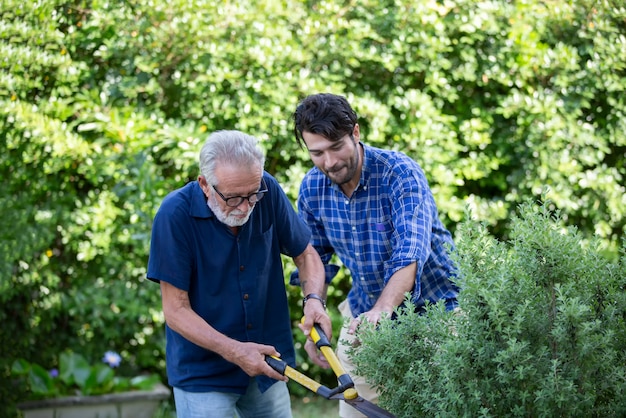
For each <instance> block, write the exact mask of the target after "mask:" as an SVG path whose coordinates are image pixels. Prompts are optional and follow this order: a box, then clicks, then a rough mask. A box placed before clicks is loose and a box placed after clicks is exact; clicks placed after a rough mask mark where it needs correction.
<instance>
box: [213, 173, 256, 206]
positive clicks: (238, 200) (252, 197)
mask: <svg viewBox="0 0 626 418" xmlns="http://www.w3.org/2000/svg"><path fill="white" fill-rule="evenodd" d="M261 184H262V185H263V190H259V191H258V192H255V193H252V194H249V195H248V196H231V197H226V196H224V195H223V194H221V193H220V191H219V190H217V187H215V186H214V185H211V187H213V190H215V192H216V193H217V194H218V195H219V196H220V197H221V198H222V200H223V201H224V203H226V206H228V207H231V208H236V207H237V206H239V205H241V204H242V203H243V201H244V200H247V201H248V202H250V203H252V204H253V205H254V204H255V203H256V202H258V201H259V200H261V199H263V196H265V193H267V185H266V184H265V180H264V179H262V180H261Z"/></svg>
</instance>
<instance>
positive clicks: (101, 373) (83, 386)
mask: <svg viewBox="0 0 626 418" xmlns="http://www.w3.org/2000/svg"><path fill="white" fill-rule="evenodd" d="M121 361H122V358H121V356H120V355H119V354H118V353H116V352H114V351H107V352H106V353H104V357H103V358H102V361H101V362H99V363H96V364H90V363H89V362H88V361H87V360H86V359H85V358H84V357H83V356H82V355H80V354H78V353H75V352H73V351H69V350H68V351H65V352H63V353H61V355H60V356H59V368H58V369H56V368H54V369H50V370H47V369H45V368H44V367H42V366H41V365H39V364H34V363H30V362H28V361H27V360H24V359H18V360H15V361H14V362H13V367H12V374H13V375H14V376H18V377H21V378H23V379H25V382H26V384H27V385H28V388H29V390H30V393H31V394H32V399H44V398H55V397H60V396H73V395H76V396H78V395H84V396H88V395H102V394H108V393H115V392H124V391H129V390H150V389H152V388H154V386H155V385H156V384H157V383H159V382H160V378H159V376H158V375H156V374H150V375H139V376H135V377H121V376H116V374H115V368H117V367H118V366H119V365H120V363H121Z"/></svg>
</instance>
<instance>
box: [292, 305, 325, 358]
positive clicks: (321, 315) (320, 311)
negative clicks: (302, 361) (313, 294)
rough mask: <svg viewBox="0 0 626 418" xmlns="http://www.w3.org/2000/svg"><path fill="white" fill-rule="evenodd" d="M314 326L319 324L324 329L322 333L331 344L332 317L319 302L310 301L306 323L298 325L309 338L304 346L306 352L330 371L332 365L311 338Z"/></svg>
mask: <svg viewBox="0 0 626 418" xmlns="http://www.w3.org/2000/svg"><path fill="white" fill-rule="evenodd" d="M314 324H318V325H319V326H320V328H322V331H323V332H324V334H326V338H328V341H329V342H330V341H331V340H332V337H333V328H332V324H331V321H330V317H329V316H328V313H326V310H325V309H324V306H323V305H322V303H321V302H320V301H319V300H317V299H309V301H308V302H307V303H306V305H304V322H303V323H301V324H298V326H299V327H300V329H301V330H302V332H303V333H304V335H306V336H307V340H306V343H305V344H304V350H305V351H306V352H307V354H308V355H309V357H310V358H311V361H313V363H315V364H317V365H318V366H320V367H323V368H325V369H328V368H329V367H330V365H329V364H328V362H327V361H326V359H325V358H324V356H323V355H322V353H321V352H320V351H319V350H318V348H317V346H316V345H315V343H314V342H313V340H312V339H311V336H310V335H311V328H313V325H314Z"/></svg>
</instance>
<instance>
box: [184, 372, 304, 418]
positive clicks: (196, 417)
mask: <svg viewBox="0 0 626 418" xmlns="http://www.w3.org/2000/svg"><path fill="white" fill-rule="evenodd" d="M174 402H175V403H176V417H177V418H230V417H233V418H292V417H291V401H290V399H289V391H288V390H287V384H286V383H285V382H276V383H274V384H273V385H272V386H271V387H270V388H269V389H268V390H267V391H265V392H264V393H261V392H260V391H259V388H258V386H257V382H256V379H254V378H252V379H250V385H248V390H247V391H246V393H245V394H244V395H239V394H236V393H222V392H201V393H194V392H185V391H184V390H181V389H178V388H174Z"/></svg>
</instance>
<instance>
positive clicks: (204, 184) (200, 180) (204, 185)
mask: <svg viewBox="0 0 626 418" xmlns="http://www.w3.org/2000/svg"><path fill="white" fill-rule="evenodd" d="M198 184H199V185H200V188H201V189H202V191H203V192H204V194H205V196H206V197H209V189H210V187H209V183H208V182H207V181H206V177H204V176H203V175H202V174H200V175H199V176H198Z"/></svg>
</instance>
